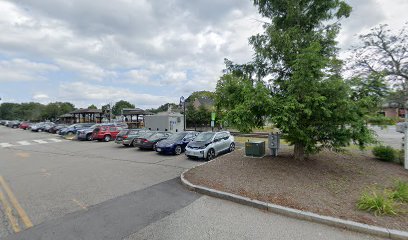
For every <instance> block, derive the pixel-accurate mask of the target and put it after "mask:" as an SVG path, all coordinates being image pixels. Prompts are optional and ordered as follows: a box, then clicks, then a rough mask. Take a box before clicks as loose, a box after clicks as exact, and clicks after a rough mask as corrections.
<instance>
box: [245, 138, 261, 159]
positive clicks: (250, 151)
mask: <svg viewBox="0 0 408 240" xmlns="http://www.w3.org/2000/svg"><path fill="white" fill-rule="evenodd" d="M245 155H246V156H249V157H263V156H265V141H251V142H246V143H245Z"/></svg>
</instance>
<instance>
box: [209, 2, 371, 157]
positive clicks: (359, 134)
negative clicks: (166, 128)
mask: <svg viewBox="0 0 408 240" xmlns="http://www.w3.org/2000/svg"><path fill="white" fill-rule="evenodd" d="M254 4H255V5H256V6H257V7H258V9H259V12H260V14H261V15H262V16H263V17H265V18H268V21H267V22H265V23H264V29H265V31H264V33H262V34H257V35H255V36H252V37H250V39H249V42H250V44H251V45H252V47H253V48H254V50H255V54H254V60H253V61H252V62H251V63H248V64H244V65H235V64H232V62H231V61H228V60H227V62H226V63H227V64H226V65H227V71H226V74H225V75H224V76H223V77H221V79H220V80H219V81H218V85H217V94H216V95H217V97H216V99H217V106H218V107H220V108H223V109H225V111H226V115H225V116H226V118H227V119H228V121H229V122H230V123H231V124H232V125H234V126H236V127H238V128H241V129H243V130H251V129H252V128H253V127H257V126H259V125H261V124H262V122H261V121H260V120H261V119H262V118H263V117H266V116H269V117H270V119H271V121H272V122H273V123H274V124H275V125H276V126H277V127H278V128H279V129H280V130H281V131H282V134H283V135H284V137H285V138H286V139H287V141H288V142H289V143H290V144H294V145H295V157H296V158H299V159H302V158H304V156H305V154H308V153H314V152H317V151H319V150H321V149H322V148H329V149H333V150H340V148H341V147H344V146H347V145H348V144H349V143H350V141H351V140H354V141H356V142H358V143H359V144H360V145H361V146H364V144H365V143H367V142H370V141H372V138H371V134H370V131H369V130H368V129H367V128H366V126H365V124H364V119H363V116H364V113H363V112H364V111H363V109H361V108H360V107H361V106H360V105H359V104H357V103H356V102H355V101H353V100H352V98H351V95H352V90H351V89H350V86H349V85H348V84H346V82H345V81H344V80H343V79H342V77H341V75H340V69H341V67H342V63H341V61H339V60H338V59H337V58H336V54H337V48H336V44H337V43H336V41H335V38H336V36H337V34H338V31H339V29H340V25H339V23H338V20H340V19H341V18H344V17H348V16H349V14H350V12H351V7H350V6H349V5H347V4H346V3H345V2H344V1H340V0H301V1H299V0H255V1H254ZM231 74H232V75H231Z"/></svg>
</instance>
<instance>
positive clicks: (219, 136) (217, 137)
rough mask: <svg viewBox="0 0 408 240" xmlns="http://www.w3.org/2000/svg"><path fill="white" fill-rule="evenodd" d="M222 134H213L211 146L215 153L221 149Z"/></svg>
mask: <svg viewBox="0 0 408 240" xmlns="http://www.w3.org/2000/svg"><path fill="white" fill-rule="evenodd" d="M222 140H223V139H222V134H221V133H216V134H215V136H214V141H213V148H214V150H215V152H216V154H218V153H219V152H221V151H222Z"/></svg>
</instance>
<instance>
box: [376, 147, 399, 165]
mask: <svg viewBox="0 0 408 240" xmlns="http://www.w3.org/2000/svg"><path fill="white" fill-rule="evenodd" d="M373 155H374V156H375V157H376V158H378V159H379V160H381V161H385V162H392V161H394V159H396V157H397V156H396V155H397V154H396V151H395V150H394V149H393V148H392V147H390V146H375V147H374V148H373Z"/></svg>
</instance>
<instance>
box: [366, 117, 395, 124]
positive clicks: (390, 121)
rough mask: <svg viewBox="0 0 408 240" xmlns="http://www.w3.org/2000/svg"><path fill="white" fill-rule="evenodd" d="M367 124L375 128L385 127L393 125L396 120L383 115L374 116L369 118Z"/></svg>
mask: <svg viewBox="0 0 408 240" xmlns="http://www.w3.org/2000/svg"><path fill="white" fill-rule="evenodd" d="M367 122H368V123H370V124H371V125H377V126H386V125H395V124H396V123H397V119H394V118H390V117H386V116H383V115H375V116H369V117H368V119H367Z"/></svg>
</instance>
